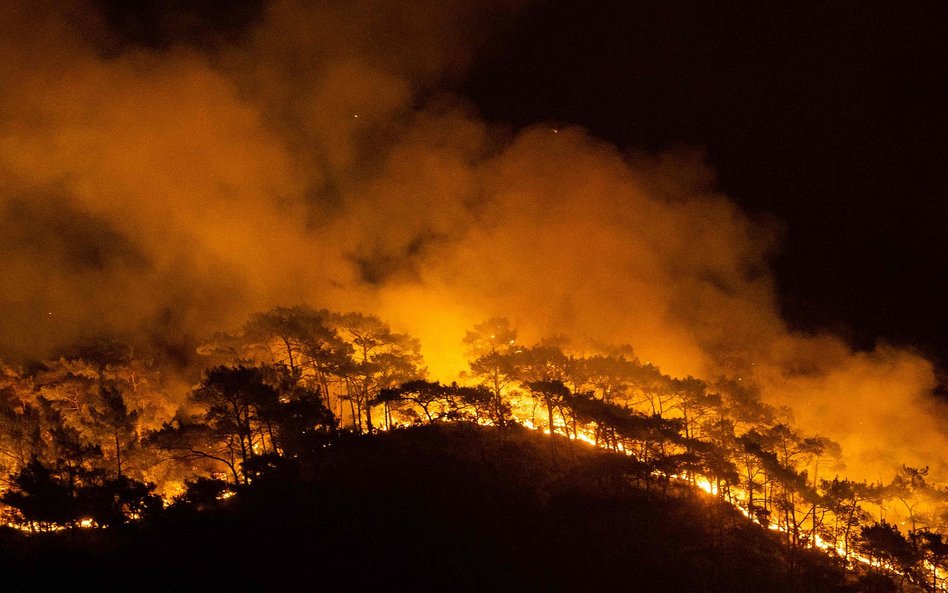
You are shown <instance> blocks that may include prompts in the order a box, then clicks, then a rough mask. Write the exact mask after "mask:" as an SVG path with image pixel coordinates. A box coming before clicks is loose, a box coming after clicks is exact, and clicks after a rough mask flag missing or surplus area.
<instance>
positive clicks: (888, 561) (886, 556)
mask: <svg viewBox="0 0 948 593" xmlns="http://www.w3.org/2000/svg"><path fill="white" fill-rule="evenodd" d="M859 548H860V550H861V551H862V552H863V553H864V554H865V555H866V556H867V557H868V558H869V559H870V560H871V561H873V562H875V563H876V565H877V566H881V567H884V568H887V569H889V570H893V571H896V572H898V573H900V574H901V583H902V584H904V582H905V579H906V578H912V577H913V576H914V575H913V573H914V571H915V569H916V565H917V563H918V561H919V560H920V552H919V550H918V549H917V548H916V547H915V546H914V545H913V543H912V542H911V541H910V540H908V539H906V538H905V536H903V535H902V533H901V532H899V528H898V527H896V526H895V525H892V524H891V523H887V522H885V521H884V520H883V521H880V522H879V523H875V524H873V525H867V526H865V527H863V528H862V529H861V531H860V538H859ZM901 588H902V587H901V586H900V589H901Z"/></svg>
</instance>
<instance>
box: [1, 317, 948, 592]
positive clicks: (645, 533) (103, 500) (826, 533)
mask: <svg viewBox="0 0 948 593" xmlns="http://www.w3.org/2000/svg"><path fill="white" fill-rule="evenodd" d="M463 343H464V345H465V347H466V349H467V352H468V356H469V360H470V365H469V370H468V371H467V372H466V373H464V374H463V377H462V378H463V380H464V384H463V385H459V384H457V383H451V384H442V383H439V382H431V381H428V380H426V371H425V368H424V366H423V358H422V356H421V347H420V344H419V343H418V341H417V340H415V339H413V338H412V337H410V336H407V335H404V334H399V333H396V332H394V331H392V330H391V328H389V326H388V325H387V324H385V323H384V322H383V321H382V320H380V319H378V318H376V317H374V316H371V315H363V314H359V313H345V314H339V313H333V312H329V311H317V310H312V309H307V308H302V307H297V308H293V309H274V310H272V311H269V312H266V313H261V314H257V315H254V316H253V317H252V318H251V319H250V320H248V322H247V323H246V324H245V325H244V327H243V328H242V329H241V331H239V332H238V333H236V334H234V335H225V334H219V335H217V336H215V337H214V338H213V339H211V340H208V341H207V342H206V343H205V344H204V345H203V346H202V347H201V348H200V349H199V353H200V355H201V356H202V357H203V358H202V359H201V361H200V362H199V363H197V364H193V365H190V366H189V367H188V369H186V370H185V374H187V373H191V374H192V376H194V377H195V380H196V381H197V384H196V385H195V386H194V387H193V388H192V389H190V390H189V391H188V393H187V395H186V398H185V399H178V400H177V401H176V400H175V398H174V397H172V396H171V391H172V390H171V389H170V388H169V386H170V382H169V375H168V371H167V367H165V366H164V365H162V364H159V363H158V362H156V359H154V358H149V357H146V356H142V355H141V354H140V353H139V354H136V351H135V350H134V349H133V348H131V347H130V346H127V345H124V344H121V343H118V342H115V341H98V342H93V343H91V344H87V345H84V346H81V347H77V348H76V349H75V350H74V351H73V352H71V353H68V354H67V355H64V356H63V357H61V358H59V359H57V360H49V361H42V362H35V363H33V364H31V365H28V366H24V367H23V368H20V369H13V368H10V367H8V368H7V369H6V370H5V372H4V374H3V377H2V383H0V459H2V464H3V468H0V469H2V470H3V473H4V474H6V475H7V476H8V478H7V480H6V483H5V484H4V488H3V493H2V497H0V500H2V502H3V503H4V504H5V505H6V508H5V511H4V512H5V515H6V517H7V520H8V522H9V523H10V524H11V525H13V526H16V527H18V528H20V529H22V530H25V531H29V532H32V533H34V534H43V533H46V532H54V533H53V534H52V535H51V536H50V538H49V539H48V540H47V539H44V538H39V539H37V540H35V541H36V542H43V541H49V542H51V544H50V545H52V546H53V551H52V552H50V553H53V554H54V557H55V554H56V553H60V552H56V550H57V549H58V548H57V546H62V545H66V547H67V548H68V549H70V550H71V552H70V553H65V552H62V553H64V554H65V556H67V557H68V556H71V555H72V552H76V553H77V554H78V556H79V557H83V556H84V553H81V551H82V550H86V553H92V550H93V548H87V547H84V546H85V544H84V543H83V542H91V544H90V545H93V544H94V546H103V547H104V548H103V549H104V550H108V549H109V546H110V545H117V544H116V542H119V541H121V542H122V544H121V547H120V548H116V549H115V550H114V554H117V555H119V556H121V555H123V554H125V553H126V551H127V550H135V549H142V548H141V547H142V546H146V547H147V546H150V545H151V544H146V543H145V542H138V541H137V540H136V538H144V539H147V540H148V541H152V542H162V543H161V545H168V546H171V547H172V548H175V547H176V546H175V544H173V543H172V541H171V539H162V538H165V537H168V538H172V539H173V538H175V537H181V534H182V531H181V530H182V529H184V531H183V533H185V534H186V539H187V540H188V541H194V542H200V544H201V546H204V547H202V548H201V549H200V550H198V549H195V550H191V551H190V552H189V554H192V555H193V556H194V557H195V558H201V557H205V558H208V559H209V560H211V561H213V562H215V563H220V564H219V566H222V567H223V566H227V565H228V562H232V561H233V560H232V559H231V553H233V554H234V555H235V556H234V557H235V558H238V559H242V558H244V555H245V554H247V553H249V552H246V551H248V550H253V552H254V553H252V554H250V555H249V556H247V557H248V558H258V557H259V558H261V559H267V558H269V559H271V560H272V561H273V562H276V563H277V564H278V565H279V566H281V567H282V568H279V569H269V568H268V569H266V570H264V571H263V572H261V573H260V574H261V575H262V574H268V575H270V576H271V577H273V578H275V577H274V575H279V574H282V571H290V572H292V567H291V566H289V565H286V566H284V565H283V564H282V563H283V562H284V560H283V559H284V558H290V559H293V561H294V562H295V561H299V562H301V563H304V564H307V565H309V564H311V563H312V560H308V559H307V558H305V557H303V556H299V557H297V555H296V554H297V552H296V551H295V550H311V551H312V552H313V554H316V555H318V556H319V557H321V558H325V559H326V562H327V564H325V566H324V567H323V568H324V569H325V570H324V573H323V578H326V579H329V578H332V579H337V577H338V578H341V579H342V580H339V581H338V582H340V583H343V584H353V587H354V588H362V587H363V586H365V587H370V586H371V587H381V584H382V583H384V582H385V579H386V578H397V577H401V576H405V575H402V574H401V570H402V569H401V568H399V567H404V566H413V567H415V568H414V569H412V571H409V572H410V573H411V575H412V578H411V579H409V580H408V581H406V582H410V583H412V584H413V586H415V587H420V586H422V585H425V584H430V585H431V586H432V587H435V583H437V584H438V586H441V587H444V586H446V583H448V582H449V580H448V579H449V578H454V579H456V581H455V583H456V586H455V587H452V588H465V587H466V586H467V585H465V584H466V583H468V584H473V583H479V584H480V586H479V587H477V586H473V585H472V587H471V588H472V589H474V590H476V589H480V590H483V589H496V588H499V587H500V586H501V585H500V584H499V585H498V586H497V587H492V586H488V584H486V583H487V582H486V581H483V580H478V579H479V578H480V577H478V575H493V574H496V575H498V577H497V578H501V576H502V575H508V576H509V578H510V579H513V580H503V579H502V580H501V581H498V583H501V584H502V585H503V587H508V586H509V587H510V588H517V589H519V590H524V589H532V588H534V587H533V586H532V585H531V583H534V582H536V583H540V584H541V585H542V588H544V589H557V588H559V590H583V589H585V588H586V586H585V585H584V582H585V581H584V579H589V578H593V576H591V575H596V576H595V579H596V581H595V582H596V583H598V585H597V588H610V587H614V588H619V587H620V584H625V585H627V584H628V581H629V579H633V580H635V582H637V583H641V586H642V587H643V589H642V590H674V589H669V588H668V587H669V586H674V587H681V588H682V589H681V590H702V589H701V587H705V589H704V590H724V589H730V590H735V589H740V587H742V586H744V585H746V584H748V583H754V584H755V586H760V587H763V589H759V590H772V591H778V590H788V591H789V590H826V591H833V590H844V588H845V587H847V586H850V585H851V584H852V582H853V579H854V578H856V577H854V576H853V575H849V576H845V571H844V570H843V569H844V568H845V567H857V568H860V569H862V568H863V565H864V564H870V565H872V566H873V567H875V568H877V569H878V571H870V573H867V574H866V575H863V576H865V577H866V578H870V579H876V580H877V581H878V582H877V583H876V584H875V585H872V586H878V587H881V588H880V589H879V590H885V587H887V586H890V585H892V586H895V585H893V583H897V585H898V587H899V588H902V589H910V588H913V587H914V588H928V589H930V590H931V589H941V588H942V587H943V576H944V575H943V573H942V572H941V571H942V570H943V569H944V567H945V563H946V559H948V544H946V542H945V541H944V539H943V536H942V534H943V533H944V531H945V525H946V519H948V512H946V510H948V496H946V494H945V490H944V489H943V488H940V487H938V486H936V485H935V484H934V483H932V480H931V477H930V476H929V475H928V470H927V468H917V467H908V466H903V467H901V468H893V469H894V470H897V472H895V475H894V477H893V479H892V481H891V482H890V483H887V484H868V483H859V482H853V481H851V480H848V479H846V478H845V477H840V476H839V475H838V473H837V471H838V469H839V464H838V456H839V447H838V445H836V444H835V443H833V442H832V441H830V440H829V439H827V438H825V437H822V436H819V435H812V434H808V433H806V431H805V430H803V429H801V428H800V427H796V426H794V425H793V424H792V419H791V418H790V417H789V416H788V414H787V413H786V412H785V411H783V410H780V409H775V408H773V407H772V406H769V405H767V404H766V403H764V402H763V401H761V399H760V397H759V395H758V394H757V392H756V391H755V390H754V388H753V386H752V385H748V384H745V383H743V382H740V381H736V380H731V379H729V378H727V377H718V378H715V379H714V380H705V379H699V378H695V377H684V378H675V377H670V376H667V375H665V374H663V373H662V372H661V370H660V369H659V368H657V367H656V366H654V365H651V364H648V363H642V362H641V361H639V360H638V359H637V358H636V357H635V356H634V352H632V350H631V348H629V347H624V348H614V349H610V350H606V351H599V352H593V353H588V352H578V351H574V350H571V349H570V348H569V347H568V345H567V344H565V343H564V342H562V340H560V341H558V342H555V341H546V342H541V343H539V344H534V345H530V346H528V345H524V344H521V343H520V342H519V341H518V339H517V333H516V331H515V330H514V329H512V328H511V327H509V325H508V323H507V322H506V320H503V319H493V320H488V321H486V322H484V323H481V324H478V325H477V326H476V327H474V328H473V329H472V330H471V331H470V332H468V334H467V335H466V336H465V337H464V340H463ZM201 367H203V370H200V371H199V369H200V368H201ZM178 372H179V373H180V372H181V371H180V369H178ZM198 377H199V379H198ZM485 426H490V427H493V428H492V429H487V428H485ZM405 427H414V428H412V430H405ZM525 427H526V428H532V429H535V430H536V431H537V432H536V433H535V434H534V435H533V436H532V437H528V436H526V435H527V434H529V433H528V432H525ZM543 432H545V433H548V434H549V435H551V438H544V437H543V436H542V433H543ZM488 435H489V436H488ZM536 439H539V441H537V440H536ZM584 443H585V444H584ZM442 449H443V450H442ZM478 455H479V457H478ZM830 475H833V476H834V477H833V478H832V479H828V477H829V476H830ZM571 497H572V498H571ZM231 499H233V502H230V501H231ZM224 501H228V502H227V504H226V505H224V504H223V502H224ZM516 501H519V502H518V504H516V505H513V504H512V503H513V502H516ZM570 501H571V502H570ZM422 503H423V504H422ZM391 505H394V506H391ZM571 505H572V506H571ZM166 507H167V508H166ZM893 508H894V509H898V510H899V511H900V512H902V513H903V516H904V517H905V518H906V523H907V529H906V530H905V531H900V530H899V529H898V528H897V527H895V526H894V525H892V524H891V523H888V522H886V521H885V520H884V519H883V520H876V516H877V515H876V513H881V512H883V511H884V510H885V509H893ZM379 509H385V512H384V513H381V514H379V513H378V511H379ZM426 509H427V510H426ZM571 509H572V510H571ZM291 511H292V512H291ZM461 511H463V512H461ZM742 513H743V514H742ZM485 515H486V516H485ZM650 516H655V517H661V519H654V521H657V522H655V523H651V522H650V521H653V520H652V519H649V518H648V517H650ZM745 516H746V517H751V518H752V519H753V520H752V521H751V520H748V519H746V518H745ZM182 517H187V519H186V520H184V519H182ZM409 517H410V518H411V520H409ZM524 517H526V519H524ZM343 519H344V520H343ZM524 521H526V522H524ZM313 522H315V523H313ZM271 524H272V525H273V528H272V529H273V531H272V532H271V531H268V529H270V527H268V525H271ZM302 526H307V531H305V533H304V532H301V531H298V529H299V528H302ZM85 527H88V528H92V529H91V530H88V531H83V529H82V528H85ZM617 527H621V530H619V531H617V530H616V528H617ZM767 527H769V528H772V531H771V532H768V530H767V529H764V528H767ZM106 529H107V530H109V531H108V533H105V532H104V531H103V530H106ZM61 530H65V534H66V535H62V534H61V533H59V532H60V531H61ZM215 530H217V531H215ZM219 530H223V531H219ZM508 532H509V534H508ZM265 534H269V535H268V536H267V537H270V538H271V539H272V540H273V542H283V544H281V546H280V548H279V553H276V552H271V551H261V550H258V549H257V548H258V547H260V546H263V547H264V548H267V549H268V550H269V549H270V544H269V543H264V544H260V543H259V542H258V539H259V537H260V536H262V535H265ZM315 534H319V537H320V538H322V540H321V541H334V542H338V545H335V544H333V545H330V546H328V548H325V547H316V548H313V547H312V546H314V545H316V544H315V543H313V542H311V541H310V539H309V538H311V537H315ZM655 538H658V539H655ZM653 539H654V541H652V540H653ZM745 540H746V541H745ZM268 541H269V540H268ZM300 542H302V543H300ZM307 542H308V543H307ZM465 542H466V543H465ZM742 542H743V543H742ZM237 543H239V545H240V549H237V548H234V547H232V546H234V545H237ZM512 543H515V544H516V545H515V546H514V547H512V548H511V547H509V545H511V544H512ZM67 544H68V545H67ZM778 544H779V545H778ZM40 545H42V544H40V543H31V544H29V545H28V546H27V547H26V549H31V548H32V546H40ZM320 545H322V544H320ZM70 546H73V547H75V549H73V548H70ZM76 546H77V547H76ZM346 546H349V547H348V548H347V547H346ZM746 546H749V548H747V549H745V547H746ZM216 550H221V552H220V554H218V552H217V551H216ZM340 550H347V551H346V552H345V553H344V554H341V552H340ZM225 552H226V553H225ZM111 553H113V552H108V551H103V552H102V554H104V556H103V557H102V558H103V559H105V558H107V557H109V554H111ZM143 553H144V552H143ZM271 553H273V554H274V555H273V556H272V558H271V557H270V556H267V554H271ZM259 554H263V556H259ZM340 554H341V555H340ZM445 554H447V555H448V556H447V557H445V556H444V555H445ZM39 557H40V558H45V557H49V556H48V555H47V554H43V553H40V554H39ZM145 557H147V558H167V556H166V553H165V552H164V551H163V550H162V549H161V548H158V547H156V548H154V549H149V550H148V553H147V554H146V555H145ZM188 557H190V556H188ZM428 557H430V561H429V560H428V559H426V558H428ZM635 557H639V558H641V561H639V562H637V563H634V565H629V563H628V561H626V560H623V559H624V558H635ZM176 558H177V557H176ZM748 558H753V562H751V563H749V564H748V563H746V562H744V561H745V560H746V559H748ZM355 559H357V560H358V561H356V560H355ZM518 559H522V562H521V561H519V560H518ZM817 559H818V560H817ZM126 560H128V561H129V562H131V557H129V558H126ZM462 560H465V561H463V562H462ZM176 561H178V562H185V560H182V559H181V558H177V560H176ZM91 563H92V565H95V563H96V562H95V561H92V562H91ZM215 565H217V564H215ZM124 566H125V562H124V561H123V562H116V563H115V565H114V566H112V569H113V570H114V571H119V572H120V571H121V570H124V568H123V567H124ZM334 567H344V570H342V569H338V568H334ZM376 567H381V568H379V569H378V570H381V572H378V571H377V570H376ZM442 567H447V568H442ZM465 567H466V568H465ZM525 567H526V568H525ZM537 567H538V568H537ZM676 567H678V568H676ZM681 567H687V569H686V570H682V569H681ZM593 568H595V570H593ZM738 569H740V570H739V571H738ZM340 570H342V573H344V574H343V576H339V575H337V574H336V573H337V572H339V571H340ZM755 570H756V571H761V572H760V574H759V575H758V576H754V575H755V574H757V573H755ZM498 571H501V572H498ZM590 571H591V572H590ZM734 571H738V572H734ZM880 571H881V572H880ZM80 572H81V571H80ZM738 573H740V574H742V575H743V576H742V577H741V579H740V581H739V582H735V581H734V579H735V578H736V575H737V574H738ZM116 574H118V572H117V573H116ZM379 575H381V576H379ZM438 575H440V576H438ZM528 575H529V576H528ZM694 575H697V576H694ZM817 575H818V576H817ZM886 575H888V576H886ZM159 576H161V575H159ZM164 576H167V575H164ZM225 577H226V578H229V579H231V580H232V581H233V582H235V583H236V582H242V579H248V578H251V576H250V574H249V573H248V572H247V570H245V567H242V568H241V569H239V570H236V571H234V572H233V574H230V575H229V576H228V575H223V576H221V575H218V576H216V577H215V578H216V579H219V578H225ZM383 577H384V578H383ZM758 577H759V578H758ZM253 578H256V577H253ZM429 578H431V579H434V580H432V581H430V582H429V581H428V580H426V579H429ZM505 578H506V577H505ZM360 579H367V580H365V581H364V582H363V581H362V580H360ZM518 579H519V580H518ZM531 579H532V580H531ZM689 579H691V580H689ZM771 581H773V582H771ZM334 582H335V581H334ZM661 583H664V585H665V586H660V584H661ZM779 583H783V584H782V585H781V584H779ZM847 583H848V584H847ZM699 585H700V586H699ZM719 587H720V589H719ZM781 587H784V588H781ZM786 587H789V588H786ZM820 587H822V588H820ZM840 587H843V589H839V588H840ZM859 587H861V589H859V590H866V589H868V588H870V582H869V581H863V582H861V583H860V584H859ZM626 588H627V587H626ZM740 590H753V589H740Z"/></svg>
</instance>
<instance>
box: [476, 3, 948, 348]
mask: <svg viewBox="0 0 948 593" xmlns="http://www.w3.org/2000/svg"><path fill="white" fill-rule="evenodd" d="M760 7H761V5H760V4H759V3H752V2H730V3H721V4H715V5H713V6H711V5H709V4H708V3H699V2H617V3H609V2H582V3H577V2H539V3H537V4H536V5H534V7H533V8H532V10H529V11H527V13H526V14H525V15H523V16H522V17H521V18H520V19H519V21H518V23H519V24H518V26H517V27H516V30H515V31H514V32H512V33H511V34H510V35H509V37H508V40H507V42H506V43H505V44H503V45H502V46H501V47H499V48H494V51H493V53H492V54H489V55H487V56H485V57H483V58H482V59H481V60H480V61H479V62H478V64H477V67H476V69H475V71H474V72H473V74H472V75H471V76H470V77H469V78H468V79H467V80H466V81H465V82H464V84H463V85H461V89H462V92H463V93H464V94H465V95H466V96H467V97H469V98H470V99H471V100H472V101H473V102H474V103H475V104H476V105H477V106H478V108H479V109H480V110H481V112H482V114H483V115H484V117H486V118H488V119H490V120H495V121H502V122H509V123H512V124H513V125H515V126H519V125H524V124H528V123H533V122H536V121H542V120H551V121H555V122H569V123H576V124H581V125H583V126H587V127H588V128H589V129H591V130H593V131H594V133H595V134H596V135H597V136H600V137H603V138H606V139H608V140H610V141H612V142H614V143H616V144H617V145H619V146H620V147H623V148H626V149H635V148H646V149H649V150H661V149H666V148H669V147H674V146H677V145H688V146H698V147H702V148H704V149H705V150H706V154H707V161H708V163H709V164H710V165H711V166H712V167H713V168H714V169H715V170H716V171H717V173H718V176H719V177H718V183H719V188H720V190H721V191H723V192H724V193H726V194H727V195H728V196H729V197H730V198H732V199H733V200H735V201H737V202H738V203H739V204H741V205H742V206H743V207H744V208H745V209H746V210H748V211H749V212H751V213H752V214H755V215H758V216H763V217H766V216H772V217H773V218H774V219H775V221H776V223H777V224H778V225H779V228H780V232H781V236H782V241H781V246H780V248H779V251H778V253H777V255H776V257H775V260H774V268H775V270H776V274H777V281H778V283H779V288H780V290H779V292H780V296H781V299H782V303H781V307H782V310H783V313H784V316H785V317H786V319H787V320H788V321H789V322H790V323H791V325H792V326H793V327H796V328H798V329H802V330H809V331H813V330H819V329H830V330H832V331H834V332H836V333H839V334H841V335H843V336H845V337H846V338H847V339H848V340H849V341H850V342H851V343H852V344H853V345H855V346H857V347H863V348H865V347H872V345H873V344H874V342H875V341H876V339H877V338H882V339H884V340H886V341H889V342H894V343H898V344H905V345H908V344H912V345H915V346H918V347H920V348H922V349H923V350H924V351H925V352H926V353H928V354H929V355H933V356H938V357H940V358H941V360H942V361H944V360H945V358H944V357H945V355H946V354H948V346H946V340H945V338H946V337H948V313H946V309H945V300H946V296H948V280H946V278H945V275H944V270H945V269H946V268H948V265H946V264H948V237H946V235H945V233H944V229H945V222H946V218H948V201H946V200H945V197H946V194H948V168H946V166H945V165H946V162H948V158H946V157H948V112H946V109H945V107H946V105H948V77H946V76H945V72H946V71H945V64H946V62H945V57H946V56H948V47H946V46H948V37H946V36H945V34H944V33H945V31H946V30H948V5H945V4H944V3H936V2H930V3H909V4H905V5H903V4H894V3H882V2H875V3H873V2H870V3H866V2H856V1H844V2H832V3H824V2H814V3H788V4H780V5H768V6H767V8H766V10H761V9H760Z"/></svg>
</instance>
